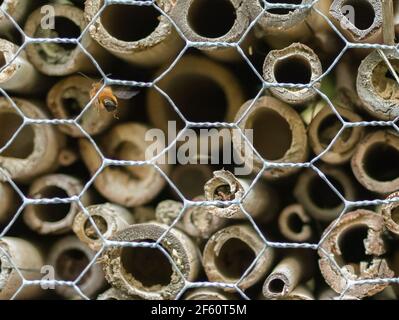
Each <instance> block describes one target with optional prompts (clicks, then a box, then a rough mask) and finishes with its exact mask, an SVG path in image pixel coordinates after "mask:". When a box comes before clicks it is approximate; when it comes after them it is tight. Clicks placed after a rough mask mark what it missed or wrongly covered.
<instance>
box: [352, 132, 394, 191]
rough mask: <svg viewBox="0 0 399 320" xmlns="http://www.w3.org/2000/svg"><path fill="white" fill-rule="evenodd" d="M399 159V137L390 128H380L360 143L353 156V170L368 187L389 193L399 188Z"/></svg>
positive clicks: (371, 189) (358, 178)
mask: <svg viewBox="0 0 399 320" xmlns="http://www.w3.org/2000/svg"><path fill="white" fill-rule="evenodd" d="M398 159H399V137H398V136H397V135H396V134H395V133H394V132H390V131H389V130H379V131H376V132H373V133H370V134H368V135H367V136H366V137H364V138H363V139H362V140H361V142H360V143H359V146H358V147H357V148H356V151H355V153H354V154H353V157H352V161H351V165H352V171H353V173H354V175H355V177H356V179H357V180H358V181H359V182H360V183H361V184H362V185H363V186H364V187H365V188H366V189H368V190H370V191H374V192H377V193H381V194H387V193H390V192H394V191H396V190H398V189H399V172H398V170H397V161H398Z"/></svg>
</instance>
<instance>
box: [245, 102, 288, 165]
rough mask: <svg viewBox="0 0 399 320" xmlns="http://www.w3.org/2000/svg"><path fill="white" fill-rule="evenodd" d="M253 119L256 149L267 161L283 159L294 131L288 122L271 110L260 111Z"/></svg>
mask: <svg viewBox="0 0 399 320" xmlns="http://www.w3.org/2000/svg"><path fill="white" fill-rule="evenodd" d="M251 117H253V123H252V129H253V131H254V132H253V137H254V147H255V149H256V150H257V151H258V152H259V154H260V155H261V156H262V157H263V158H265V159H266V160H278V159H280V158H282V157H283V156H284V155H285V153H286V152H287V151H288V150H289V149H290V147H291V143H292V131H291V127H290V125H289V123H288V122H287V120H286V119H285V118H283V117H282V116H281V115H280V114H279V113H277V112H276V111H274V110H271V109H267V110H262V109H260V110H258V111H256V112H254V114H253V115H252V116H251Z"/></svg>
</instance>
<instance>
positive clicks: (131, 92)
mask: <svg viewBox="0 0 399 320" xmlns="http://www.w3.org/2000/svg"><path fill="white" fill-rule="evenodd" d="M112 92H113V94H114V95H115V96H116V97H117V98H118V99H122V100H129V99H131V98H133V97H134V96H137V95H138V94H139V93H140V90H138V89H137V88H131V87H125V86H112Z"/></svg>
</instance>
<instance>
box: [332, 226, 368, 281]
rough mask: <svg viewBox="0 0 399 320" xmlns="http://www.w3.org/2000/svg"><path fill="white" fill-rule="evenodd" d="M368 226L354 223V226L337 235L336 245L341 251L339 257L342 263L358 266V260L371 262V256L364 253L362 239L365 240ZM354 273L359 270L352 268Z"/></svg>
mask: <svg viewBox="0 0 399 320" xmlns="http://www.w3.org/2000/svg"><path fill="white" fill-rule="evenodd" d="M367 236H368V227H367V225H361V224H360V225H355V226H354V227H351V228H347V229H346V230H345V231H344V232H342V233H341V234H340V235H339V238H338V246H339V250H340V251H341V256H340V259H337V260H342V261H341V263H343V265H347V264H356V266H359V264H360V262H362V261H368V262H371V260H372V256H371V255H368V254H367V253H366V250H365V248H364V241H365V240H367ZM354 269H355V270H354V271H355V272H356V274H359V270H356V268H354Z"/></svg>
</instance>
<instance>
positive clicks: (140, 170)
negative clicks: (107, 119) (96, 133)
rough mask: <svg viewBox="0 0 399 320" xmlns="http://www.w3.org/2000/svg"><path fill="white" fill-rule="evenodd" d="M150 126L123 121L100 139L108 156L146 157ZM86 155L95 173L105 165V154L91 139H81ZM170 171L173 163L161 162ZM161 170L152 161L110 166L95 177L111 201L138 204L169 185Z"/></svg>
mask: <svg viewBox="0 0 399 320" xmlns="http://www.w3.org/2000/svg"><path fill="white" fill-rule="evenodd" d="M147 131H148V128H147V127H146V126H144V125H141V124H138V123H131V122H129V123H123V124H120V125H117V126H115V127H113V128H112V129H111V131H109V132H108V133H107V134H106V135H105V136H103V137H102V139H101V141H100V147H101V148H102V151H103V153H104V155H105V156H108V157H109V158H114V159H115V158H117V159H118V160H133V161H142V160H145V152H146V150H147V147H148V146H149V145H150V142H148V141H146V140H145V135H146V132H147ZM79 146H80V152H81V155H82V159H83V161H84V163H85V164H86V166H87V168H88V169H89V171H90V173H91V174H92V175H93V174H95V173H96V172H97V170H98V168H99V167H100V165H101V162H102V161H101V157H100V155H99V154H98V153H97V151H96V150H95V149H94V147H93V145H92V144H91V142H90V141H88V140H86V139H81V140H80V142H79ZM159 167H160V168H161V169H162V170H163V171H164V172H165V173H168V172H169V169H170V167H169V165H159ZM165 183H166V182H165V180H164V179H163V177H162V176H161V174H160V173H159V172H158V171H157V170H156V169H155V168H154V167H153V166H151V165H146V166H125V167H110V166H108V167H106V168H104V169H103V171H102V172H101V173H100V174H99V175H98V176H97V178H96V179H95V181H94V186H95V187H96V189H97V190H98V191H99V192H100V193H101V194H102V195H103V196H104V197H105V198H106V199H108V200H109V201H111V202H115V203H117V204H120V205H123V206H127V207H134V206H140V205H143V204H145V203H148V202H149V201H151V200H152V199H154V198H155V197H156V196H157V195H158V194H159V192H160V191H161V190H162V189H163V187H164V186H165Z"/></svg>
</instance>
